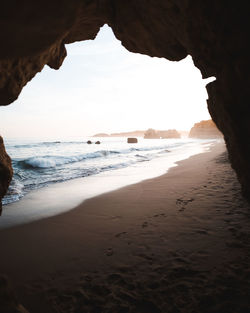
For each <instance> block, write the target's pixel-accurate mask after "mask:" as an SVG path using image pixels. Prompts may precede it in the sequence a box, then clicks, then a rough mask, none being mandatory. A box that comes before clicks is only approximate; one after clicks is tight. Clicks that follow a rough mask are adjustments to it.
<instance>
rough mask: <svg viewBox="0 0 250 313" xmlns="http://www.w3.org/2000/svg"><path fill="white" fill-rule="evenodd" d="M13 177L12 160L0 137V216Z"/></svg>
mask: <svg viewBox="0 0 250 313" xmlns="http://www.w3.org/2000/svg"><path fill="white" fill-rule="evenodd" d="M12 175H13V170H12V166H11V159H10V157H9V156H8V154H7V153H6V151H5V148H4V143H3V138H2V137H1V136H0V215H1V212H2V201H1V200H2V198H3V196H4V195H5V194H6V192H7V189H8V187H9V184H10V182H11V179H12Z"/></svg>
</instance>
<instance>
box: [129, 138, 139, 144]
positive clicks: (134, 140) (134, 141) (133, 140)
mask: <svg viewBox="0 0 250 313" xmlns="http://www.w3.org/2000/svg"><path fill="white" fill-rule="evenodd" d="M137 142H138V140H137V138H128V139H127V143H137Z"/></svg>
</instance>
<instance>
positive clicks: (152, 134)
mask: <svg viewBox="0 0 250 313" xmlns="http://www.w3.org/2000/svg"><path fill="white" fill-rule="evenodd" d="M159 138H160V135H159V134H158V132H157V131H156V130H155V129H153V128H149V129H148V130H146V131H145V133H144V139H159Z"/></svg>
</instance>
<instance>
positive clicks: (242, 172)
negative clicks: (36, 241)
mask: <svg viewBox="0 0 250 313" xmlns="http://www.w3.org/2000/svg"><path fill="white" fill-rule="evenodd" d="M2 12H3V17H2V31H1V42H2V43H3V44H2V49H1V52H0V64H1V65H0V69H1V78H0V104H1V105H2V106H3V105H9V104H10V103H12V102H13V101H15V100H16V99H17V98H18V95H19V94H20V92H21V90H22V88H23V87H24V86H25V85H26V84H27V82H28V81H30V80H31V79H32V78H33V77H34V76H35V75H36V73H37V72H39V71H41V70H42V69H43V67H44V65H45V64H47V65H48V66H49V67H51V68H53V69H59V68H60V66H61V65H62V62H63V60H64V58H65V57H66V49H65V44H68V43H73V42H76V41H82V40H87V39H94V38H95V36H96V35H97V33H98V31H99V29H100V27H101V26H103V25H104V24H108V25H109V26H110V27H111V28H112V30H113V32H114V34H115V36H116V37H117V38H118V39H119V40H120V41H121V42H122V45H123V46H124V47H125V48H126V49H128V50H129V51H131V52H137V53H141V54H147V55H149V56H156V57H164V58H166V59H168V60H172V61H179V60H181V59H183V58H185V57H186V56H187V55H191V56H192V59H193V62H194V64H195V66H196V67H198V68H199V70H200V71H201V73H202V77H203V78H209V77H212V76H214V77H216V80H215V81H213V82H210V83H209V84H208V85H207V92H208V95H209V99H208V110H209V112H210V115H211V117H212V119H213V120H214V122H215V123H216V125H217V127H218V128H219V130H220V131H221V132H222V133H223V134H224V138H225V142H226V145H227V149H228V152H229V157H230V161H231V165H232V167H233V169H234V170H235V171H236V173H237V176H238V179H239V181H240V183H241V186H242V191H243V194H244V195H245V196H246V197H248V198H249V195H250V165H249V155H250V146H249V144H248V142H247V138H248V135H249V132H250V130H249V122H248V119H249V117H248V116H249V106H248V103H247V99H248V97H249V95H248V94H249V89H248V83H249V74H248V54H249V43H248V40H247V38H248V36H247V35H248V30H249V20H248V17H247V12H248V10H247V7H246V3H245V2H244V3H233V4H232V3H230V4H229V3H228V2H227V1H220V2H219V3H218V2H216V1H212V2H211V1H203V2H202V3H200V2H197V1H195V2H193V1H187V0H185V1H184V0H182V1H181V0H179V1H177V0H176V1H157V3H155V2H154V1H146V2H145V1H132V0H130V1H126V2H124V1H111V0H106V1H104V0H103V1H73V2H70V3H69V2H68V1H53V3H52V2H49V1H43V2H36V3H33V2H30V1H26V2H25V5H24V4H23V3H19V2H14V9H13V3H12V2H10V3H8V4H4V5H3V9H2ZM11 175H12V170H11V165H10V160H9V158H8V157H7V155H6V153H5V150H4V146H3V144H2V143H1V188H0V196H1V197H3V195H4V194H5V193H6V190H7V187H8V184H9V182H10V180H11Z"/></svg>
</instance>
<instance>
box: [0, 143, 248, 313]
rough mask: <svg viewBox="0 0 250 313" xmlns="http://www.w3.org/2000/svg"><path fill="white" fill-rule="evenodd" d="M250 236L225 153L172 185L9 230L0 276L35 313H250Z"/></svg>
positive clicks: (0, 240) (194, 162)
mask: <svg viewBox="0 0 250 313" xmlns="http://www.w3.org/2000/svg"><path fill="white" fill-rule="evenodd" d="M45 201H46V199H45ZM249 234H250V206H249V204H247V202H246V201H245V200H244V199H243V198H242V196H241V194H240V187H239V183H238V182H237V180H236V177H235V174H234V172H233V171H232V169H231V167H230V165H229V163H228V161H227V154H226V152H225V147H224V145H223V144H216V145H215V146H214V147H213V148H212V149H211V151H210V152H206V153H203V154H199V155H196V156H193V157H191V158H189V159H188V160H184V161H182V162H180V163H179V166H178V167H175V168H172V169H171V170H170V171H169V172H168V173H167V174H165V175H163V176H160V177H158V178H154V179H150V180H146V181H143V182H141V183H139V184H135V185H131V186H128V187H125V188H122V189H120V190H117V191H114V192H110V193H107V194H104V195H101V196H98V197H96V198H93V199H89V200H87V201H85V202H84V203H82V204H81V205H80V206H79V207H77V208H76V209H74V210H72V211H70V212H68V213H64V214H61V215H58V216H55V217H52V218H48V219H44V220H41V221H38V222H34V223H31V224H27V225H23V226H18V227H15V228H11V229H7V230H2V231H1V232H0V247H1V248H0V249H1V250H0V251H1V257H0V269H1V272H2V273H5V274H6V275H8V277H9V279H10V281H11V282H12V285H13V287H14V289H15V292H16V294H17V296H18V298H19V300H20V302H21V303H22V304H23V305H24V306H25V307H26V308H27V309H28V310H29V311H30V313H33V312H34V313H39V312H41V313H45V312H46V313H49V312H67V313H71V312H75V313H76V312H77V313H78V312H79V313H80V312H82V313H87V312H89V313H90V312H91V313H99V312H100V313H102V312H112V313H126V312H133V313H158V312H164V313H178V312H181V313H184V312H185V313H187V312H188V313H191V312H192V313H196V312H197V313H198V312H199V313H200V312H201V313H224V312H225V313H249V312H250V269H249V260H250V258H249V256H250V253H249V245H250V244H249ZM1 313H2V312H1Z"/></svg>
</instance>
